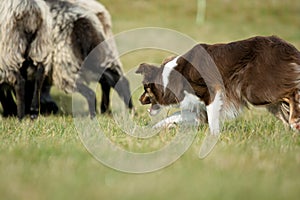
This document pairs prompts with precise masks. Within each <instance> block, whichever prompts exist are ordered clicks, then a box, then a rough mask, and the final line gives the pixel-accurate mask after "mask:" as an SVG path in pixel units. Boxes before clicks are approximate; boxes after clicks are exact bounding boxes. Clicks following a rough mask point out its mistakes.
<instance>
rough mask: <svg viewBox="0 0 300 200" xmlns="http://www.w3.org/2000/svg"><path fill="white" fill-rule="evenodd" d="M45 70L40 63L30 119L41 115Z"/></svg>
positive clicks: (36, 75)
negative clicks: (41, 95) (41, 96)
mask: <svg viewBox="0 0 300 200" xmlns="http://www.w3.org/2000/svg"><path fill="white" fill-rule="evenodd" d="M44 72H45V69H44V66H43V65H42V64H41V63H38V66H37V71H36V74H35V83H34V92H33V97H32V102H31V107H30V118H31V119H36V118H37V117H38V114H39V107H40V93H41V89H42V85H43V82H44V78H45V75H44Z"/></svg>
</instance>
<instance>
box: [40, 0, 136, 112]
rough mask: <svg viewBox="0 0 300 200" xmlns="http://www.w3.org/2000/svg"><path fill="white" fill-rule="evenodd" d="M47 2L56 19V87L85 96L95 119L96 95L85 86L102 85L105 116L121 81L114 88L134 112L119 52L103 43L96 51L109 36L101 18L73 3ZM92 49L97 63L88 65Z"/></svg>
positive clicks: (54, 60) (50, 0)
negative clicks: (96, 82)
mask: <svg viewBox="0 0 300 200" xmlns="http://www.w3.org/2000/svg"><path fill="white" fill-rule="evenodd" d="M45 1H46V3H47V4H48V5H49V7H50V10H51V15H52V17H53V28H52V32H51V35H52V40H53V43H54V44H55V48H54V51H53V55H52V61H51V77H52V81H53V85H55V86H56V87H58V88H60V89H61V90H63V91H65V92H66V93H72V92H79V93H81V94H82V95H83V96H84V97H85V98H86V99H87V101H88V105H89V111H90V116H91V117H94V116H95V114H96V110H95V108H96V105H95V100H96V96H95V93H94V92H93V91H92V90H91V89H90V88H89V87H88V86H86V85H85V83H86V82H90V81H95V80H96V81H98V82H99V83H100V84H101V87H102V90H103V93H102V102H101V113H103V112H106V111H107V110H108V105H109V91H110V88H111V87H114V86H115V85H116V83H117V82H120V83H121V84H118V86H117V87H115V88H114V89H115V90H116V91H117V92H118V94H119V95H120V96H121V97H122V98H123V100H124V102H125V104H126V105H127V106H128V107H129V108H130V109H131V108H133V105H132V100H131V96H130V90H129V82H128V80H127V79H126V78H125V77H124V76H123V73H122V69H121V65H120V62H119V60H118V59H116V55H115V54H114V53H113V52H115V50H113V49H112V46H111V45H110V44H109V43H107V42H104V43H102V44H103V45H102V47H103V48H97V49H96V50H94V48H95V47H97V46H98V44H100V43H101V42H103V41H105V39H106V37H107V36H106V34H105V32H104V28H103V25H102V23H101V21H100V20H99V18H97V16H96V15H95V14H94V13H93V12H92V11H90V10H87V9H86V8H85V7H83V6H81V5H78V4H77V3H74V2H71V1H70V0H68V1H63V0H45ZM92 50H94V51H93V52H94V53H95V55H96V60H93V61H91V60H90V61H88V62H84V59H85V58H86V57H87V56H88V55H89V53H90V52H92ZM82 64H84V66H85V67H83V66H82ZM83 68H84V69H83ZM90 72H92V73H90ZM93 74H98V75H100V74H103V76H102V77H101V79H100V80H98V79H95V78H99V77H92V75H93Z"/></svg>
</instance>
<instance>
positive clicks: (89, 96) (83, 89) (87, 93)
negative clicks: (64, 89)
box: [76, 82, 96, 119]
mask: <svg viewBox="0 0 300 200" xmlns="http://www.w3.org/2000/svg"><path fill="white" fill-rule="evenodd" d="M76 86H77V91H78V92H79V93H80V94H82V95H83V96H84V97H85V98H86V100H87V102H88V107H89V112H90V117H91V119H93V118H94V117H96V94H95V92H94V91H93V90H91V89H90V88H89V87H88V86H86V85H84V84H83V83H80V82H77V83H76Z"/></svg>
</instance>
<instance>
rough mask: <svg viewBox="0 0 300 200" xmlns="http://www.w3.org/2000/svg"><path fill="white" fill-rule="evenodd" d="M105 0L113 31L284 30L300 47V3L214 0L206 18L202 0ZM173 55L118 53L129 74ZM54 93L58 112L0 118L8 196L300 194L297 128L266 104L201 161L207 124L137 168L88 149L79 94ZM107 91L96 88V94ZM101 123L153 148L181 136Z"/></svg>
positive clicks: (142, 112)
mask: <svg viewBox="0 0 300 200" xmlns="http://www.w3.org/2000/svg"><path fill="white" fill-rule="evenodd" d="M101 2H102V3H103V4H104V5H106V7H107V9H108V10H109V11H110V13H111V15H112V19H113V31H114V33H115V34H120V33H123V32H124V31H128V30H134V29H136V28H145V27H161V28H167V29H171V30H175V31H178V32H180V33H183V34H186V35H188V36H189V37H191V38H193V39H194V40H196V41H198V42H205V43H220V42H229V41H234V40H239V39H243V38H247V37H251V36H254V35H277V36H279V37H281V38H283V39H285V40H287V41H289V42H290V43H292V44H294V45H295V46H296V47H297V48H298V49H300V1H294V0H285V1H281V0H265V1H261V0H252V1H248V0H240V1H233V0H209V1H207V2H206V9H205V11H206V12H205V21H204V22H203V23H197V20H196V16H197V11H198V8H197V1H196V0H193V1H184V0H173V1H161V0H151V1H149V0H136V1H128V0H114V1H111V0H102V1H101ZM157 40H158V41H159V40H161V38H160V35H158V36H157ZM173 42H174V43H176V42H180V41H173ZM169 54H170V52H166V51H163V50H161V49H160V50H157V49H140V50H135V51H132V52H128V53H126V54H124V55H122V57H121V60H122V63H123V65H124V71H125V72H129V71H130V70H132V69H134V68H135V67H136V66H138V65H139V64H140V63H141V62H151V63H160V62H161V61H162V60H163V59H164V58H165V57H166V56H168V55H169ZM92 86H93V87H94V85H92ZM139 92H140V91H138V90H137V91H135V93H134V96H133V100H134V104H135V106H136V109H137V113H136V116H135V118H136V119H137V121H138V122H139V123H141V124H142V123H145V122H144V121H143V120H144V119H147V117H148V115H147V111H146V110H147V106H141V105H140V104H139V102H138V95H139ZM52 95H53V96H54V98H55V100H56V101H57V103H58V104H59V107H60V113H59V115H56V116H47V117H45V116H41V117H39V118H38V119H37V120H36V121H31V120H30V119H29V118H26V119H24V120H23V121H21V122H19V121H18V120H17V119H15V118H8V119H4V118H1V117H0V198H1V199H3V200H15V199H20V200H23V199H24V200H25V199H26V200H27V199H31V200H40V199H58V200H59V199H108V200H111V199H112V200H113V199H125V200H126V199H128V200H135V199H145V200H147V199H149V200H152V199H173V200H176V199H178V200H179V199H210V200H213V199H216V200H219V199H225V200H227V199H228V200H232V199H245V200H248V199H249V200H250V199H255V200H260V199H273V200H277V199H278V200H281V199H289V200H293V199H299V196H300V190H299V188H300V135H299V133H297V132H294V131H292V130H290V129H288V128H286V127H284V126H283V124H282V123H281V122H280V121H278V120H277V119H275V118H274V117H273V116H272V115H270V114H269V113H267V112H266V111H265V110H264V109H263V108H251V109H250V110H245V112H244V113H243V114H242V115H241V116H240V117H238V118H237V119H235V120H231V121H228V122H226V123H225V124H224V127H223V133H222V135H221V137H220V140H219V142H218V144H217V146H216V147H215V149H214V150H213V152H212V153H211V154H210V155H209V156H208V157H206V158H205V159H199V158H198V152H199V149H200V147H201V144H202V142H203V138H204V134H205V131H206V130H207V126H206V125H203V126H201V127H199V128H198V129H197V135H196V136H195V138H194V142H193V144H192V145H191V147H190V148H189V149H188V151H187V152H185V154H184V155H183V156H181V157H180V159H178V160H177V161H176V162H174V163H173V164H172V165H170V166H167V167H165V168H163V169H161V170H158V171H155V172H151V173H142V174H130V173H124V172H120V171H117V170H115V169H112V168H109V167H107V166H105V165H103V164H101V163H100V162H99V161H97V160H96V159H95V157H94V156H93V155H91V154H90V153H89V152H88V151H87V149H86V148H85V147H84V145H83V143H82V142H81V139H80V136H79V133H78V131H77V129H76V127H75V125H74V121H73V117H72V97H73V96H72V95H65V94H64V93H62V92H61V91H59V90H57V89H56V88H53V90H52ZM100 95H101V91H99V89H97V96H98V99H100V98H99V97H100ZM74 98H79V97H77V95H75V96H74ZM78 101H79V102H80V101H81V100H80V99H79V100H78ZM98 105H99V104H98ZM98 107H99V106H98ZM0 110H1V108H0ZM97 120H98V121H99V124H100V125H101V127H102V129H103V130H105V132H107V133H108V134H107V137H108V138H109V139H110V140H111V141H112V142H114V143H116V144H118V145H119V146H121V147H122V148H125V149H127V150H130V151H138V152H147V151H149V150H150V151H151V150H155V149H158V148H161V147H163V146H164V145H166V144H167V143H168V142H170V141H171V140H172V139H173V138H174V133H173V132H172V131H167V130H166V131H165V132H162V133H160V134H158V135H156V136H154V137H153V138H151V139H136V138H132V137H130V136H128V135H126V134H125V133H124V132H123V131H121V130H120V129H118V128H117V125H116V122H115V121H114V118H112V117H111V116H109V115H98V116H97ZM133 165H134V163H133Z"/></svg>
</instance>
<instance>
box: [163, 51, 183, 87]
mask: <svg viewBox="0 0 300 200" xmlns="http://www.w3.org/2000/svg"><path fill="white" fill-rule="evenodd" d="M178 58H179V56H177V57H176V58H174V59H173V60H171V61H170V62H168V63H167V64H166V65H165V67H164V70H163V73H162V81H163V86H164V91H166V88H167V85H168V84H169V77H170V74H171V72H172V70H173V69H174V68H175V67H176V66H177V60H178Z"/></svg>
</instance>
